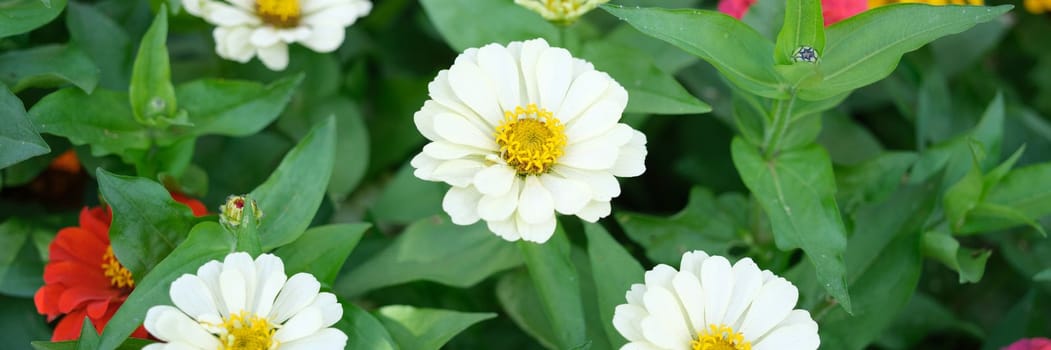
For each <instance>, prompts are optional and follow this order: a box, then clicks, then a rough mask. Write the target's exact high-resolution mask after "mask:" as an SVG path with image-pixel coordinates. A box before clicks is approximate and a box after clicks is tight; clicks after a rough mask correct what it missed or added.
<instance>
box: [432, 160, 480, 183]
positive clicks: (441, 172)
mask: <svg viewBox="0 0 1051 350" xmlns="http://www.w3.org/2000/svg"><path fill="white" fill-rule="evenodd" d="M483 167H484V165H483V164H482V162H480V161H477V160H472V159H453V160H447V161H444V162H442V163H441V164H439V165H438V166H437V167H435V168H434V171H433V172H432V173H431V177H433V178H435V179H439V180H441V181H445V182H446V183H448V184H450V185H453V187H467V186H470V185H471V182H473V181H474V175H475V174H476V173H478V172H479V171H481V170H482V168H483Z"/></svg>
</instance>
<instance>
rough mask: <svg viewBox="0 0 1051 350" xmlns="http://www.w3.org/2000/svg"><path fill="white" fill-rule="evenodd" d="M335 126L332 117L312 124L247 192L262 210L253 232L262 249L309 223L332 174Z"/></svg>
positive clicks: (281, 241)
mask: <svg viewBox="0 0 1051 350" xmlns="http://www.w3.org/2000/svg"><path fill="white" fill-rule="evenodd" d="M335 129H336V125H335V121H334V120H333V119H332V118H328V119H326V120H325V121H324V122H322V123H320V124H318V125H317V126H316V127H314V130H312V131H311V132H310V133H309V134H307V136H305V137H303V139H302V140H300V141H299V144H298V145H296V147H295V148H293V149H292V150H291V151H289V152H288V154H287V155H285V158H284V159H283V160H281V165H278V166H277V169H275V170H274V172H273V173H272V174H270V177H269V178H267V179H266V182H264V183H263V184H262V185H259V187H256V188H255V189H254V190H252V193H251V194H249V196H250V197H252V198H255V200H256V201H257V202H258V203H259V208H261V209H262V211H263V219H262V222H261V224H260V226H259V230H258V231H257V232H258V233H259V239H260V242H261V243H262V245H263V251H268V250H271V249H274V248H276V247H280V246H283V245H285V244H288V243H291V242H292V241H295V240H296V238H298V237H299V235H300V234H302V233H303V230H306V228H307V227H308V226H309V225H310V221H311V220H312V219H313V218H314V214H315V213H317V209H318V207H320V206H321V201H322V200H324V199H325V187H326V185H327V184H328V179H329V177H331V176H332V162H333V159H334V157H335V155H334V152H335V144H336V130H335Z"/></svg>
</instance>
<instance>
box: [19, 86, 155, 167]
mask: <svg viewBox="0 0 1051 350" xmlns="http://www.w3.org/2000/svg"><path fill="white" fill-rule="evenodd" d="M29 115H30V117H32V119H33V122H34V123H35V124H36V127H37V129H38V130H40V132H41V133H48V134H52V135H58V136H62V137H65V138H68V139H69V141H70V142H72V143H73V144H74V145H85V144H87V145H91V154H92V155H95V156H103V155H107V154H118V155H123V154H124V153H125V151H127V150H129V149H147V148H149V147H150V136H149V134H148V133H147V130H146V129H145V128H144V127H143V126H142V125H140V124H139V123H137V122H135V118H134V117H133V116H132V114H131V109H130V108H129V107H128V95H127V94H125V93H122V92H116V91H109V90H104V89H96V90H95V92H93V93H92V94H91V95H87V94H85V93H84V92H83V91H80V90H79V89H75V88H65V89H62V90H58V91H55V92H54V93H51V94H49V95H47V96H45V97H44V98H43V99H42V100H40V102H37V104H36V105H34V106H33V108H32V109H30V110H29Z"/></svg>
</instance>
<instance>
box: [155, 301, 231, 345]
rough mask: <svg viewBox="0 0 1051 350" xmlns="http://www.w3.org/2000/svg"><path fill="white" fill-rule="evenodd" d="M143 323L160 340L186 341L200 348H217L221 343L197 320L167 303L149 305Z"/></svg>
mask: <svg viewBox="0 0 1051 350" xmlns="http://www.w3.org/2000/svg"><path fill="white" fill-rule="evenodd" d="M143 324H144V325H145V326H146V330H148V331H150V334H152V335H153V336H155V337H157V339H160V340H164V341H168V342H182V343H188V344H191V345H193V346H195V347H197V348H201V349H217V348H219V346H220V345H221V344H220V343H219V340H218V339H216V338H215V336H213V335H211V334H209V333H208V332H207V331H205V330H204V328H202V327H201V326H200V325H198V324H197V322H194V321H193V320H192V319H190V318H189V317H187V316H186V315H185V314H183V313H182V312H180V311H179V310H178V309H176V308H174V307H171V306H168V305H158V306H154V307H151V308H150V309H149V311H147V312H146V319H145V321H144V322H143Z"/></svg>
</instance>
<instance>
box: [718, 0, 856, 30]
mask: <svg viewBox="0 0 1051 350" xmlns="http://www.w3.org/2000/svg"><path fill="white" fill-rule="evenodd" d="M755 1H756V0H720V1H719V11H721V12H723V13H725V14H728V15H730V16H733V17H734V18H737V19H741V18H743V17H744V14H745V13H746V12H748V8H749V7H752V4H754V3H755ZM821 8H822V14H823V15H824V17H825V25H826V26H828V25H832V24H833V23H836V22H839V21H842V20H844V19H846V18H848V17H850V16H853V15H856V14H859V13H861V12H863V11H865V10H867V9H868V0H821Z"/></svg>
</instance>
